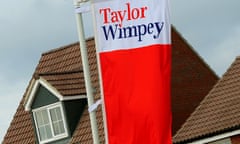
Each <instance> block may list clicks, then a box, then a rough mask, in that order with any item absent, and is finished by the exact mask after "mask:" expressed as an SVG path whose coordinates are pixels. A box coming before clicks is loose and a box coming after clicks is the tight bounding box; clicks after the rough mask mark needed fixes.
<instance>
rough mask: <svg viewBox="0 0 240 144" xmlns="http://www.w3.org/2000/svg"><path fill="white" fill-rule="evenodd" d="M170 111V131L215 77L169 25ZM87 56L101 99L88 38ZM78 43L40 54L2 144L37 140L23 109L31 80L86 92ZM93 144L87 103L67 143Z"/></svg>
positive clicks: (66, 90)
mask: <svg viewBox="0 0 240 144" xmlns="http://www.w3.org/2000/svg"><path fill="white" fill-rule="evenodd" d="M172 43H173V44H172V90H171V91H172V111H173V134H174V133H175V132H176V131H177V130H178V129H179V128H180V126H181V125H182V124H183V123H184V122H185V120H186V119H187V117H188V116H189V115H190V114H191V113H192V112H193V110H194V109H195V107H196V106H197V105H198V104H199V102H200V101H201V100H202V98H203V97H204V96H205V95H206V94H207V92H208V91H209V90H210V89H211V88H212V86H213V85H214V84H215V82H216V81H217V80H218V77H217V76H216V74H215V73H214V72H213V71H212V70H211V69H210V68H209V67H208V65H207V64H206V63H205V62H204V61H203V60H202V59H201V58H200V57H199V56H198V55H197V54H196V52H194V51H193V49H192V48H191V47H190V46H189V45H188V44H187V42H186V41H185V40H184V39H183V38H182V37H181V35H180V34H179V33H178V32H177V31H176V30H175V29H174V28H172ZM86 44H87V47H88V49H87V50H88V57H89V64H90V72H91V82H92V85H93V88H94V92H95V93H94V95H95V99H99V98H100V88H99V83H98V72H97V61H96V52H95V45H94V39H88V40H87V42H86ZM80 57H81V55H80V49H79V43H74V44H71V45H68V46H64V47H61V48H57V49H54V50H51V51H48V52H46V53H43V54H42V56H41V59H40V61H39V64H38V66H37V67H36V70H35V72H34V74H33V77H32V80H31V81H30V83H29V85H28V88H27V90H26V92H25V94H24V96H23V99H22V100H21V102H20V104H19V107H18V109H17V111H16V113H15V115H14V117H13V120H12V122H11V124H10V126H9V128H8V131H7V133H6V135H5V137H4V140H3V144H8V143H16V142H17V143H34V142H35V141H36V139H35V134H34V128H33V123H32V119H31V113H30V112H27V111H25V110H24V106H23V105H24V101H25V100H26V99H27V96H28V95H29V91H31V90H32V85H33V84H32V83H33V82H32V81H34V80H37V79H39V78H40V77H42V78H43V79H45V80H46V81H47V82H48V83H49V84H51V86H53V87H54V88H56V89H57V91H58V92H59V93H61V95H63V96H65V97H68V96H77V95H81V94H84V93H85V88H84V80H83V75H82V63H81V59H80ZM97 122H98V128H99V135H100V142H101V143H104V130H103V118H102V112H101V107H99V108H98V109H97ZM79 142H81V143H92V135H91V128H90V121H89V115H88V111H87V106H86V108H85V110H84V112H83V114H82V116H81V118H80V120H79V123H78V126H77V128H76V129H75V131H74V133H73V136H72V138H71V140H70V142H69V143H79Z"/></svg>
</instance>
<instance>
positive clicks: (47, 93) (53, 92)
mask: <svg viewBox="0 0 240 144" xmlns="http://www.w3.org/2000/svg"><path fill="white" fill-rule="evenodd" d="M33 81H34V82H33V84H32V85H31V87H30V89H29V90H30V91H29V92H28V93H27V94H28V95H27V96H26V99H25V103H24V107H25V110H26V111H30V110H31V109H32V105H33V103H34V104H36V103H39V102H42V103H43V104H45V105H47V104H51V103H53V102H57V101H66V100H77V99H83V98H86V95H74V96H63V95H62V94H61V93H60V92H59V91H58V90H57V89H56V88H55V87H53V86H52V85H51V84H50V83H49V82H48V81H47V80H45V79H44V78H43V77H40V78H39V79H37V80H33ZM41 93H44V95H42V96H41V97H39V95H41ZM48 100H49V101H48ZM36 105H38V104H36Z"/></svg>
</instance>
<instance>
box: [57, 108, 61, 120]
mask: <svg viewBox="0 0 240 144" xmlns="http://www.w3.org/2000/svg"><path fill="white" fill-rule="evenodd" d="M56 115H57V119H58V120H62V114H61V111H60V107H58V108H57V109H56Z"/></svg>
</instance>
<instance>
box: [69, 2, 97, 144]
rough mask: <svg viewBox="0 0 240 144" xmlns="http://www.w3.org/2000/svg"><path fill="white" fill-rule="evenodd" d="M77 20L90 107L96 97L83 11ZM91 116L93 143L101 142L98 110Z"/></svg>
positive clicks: (78, 4)
mask: <svg viewBox="0 0 240 144" xmlns="http://www.w3.org/2000/svg"><path fill="white" fill-rule="evenodd" d="M86 1H87V0H83V2H86ZM80 2H81V1H79V0H74V6H75V8H76V9H77V8H79V7H80ZM76 21H77V32H78V38H79V44H80V51H81V57H82V65H83V74H84V80H85V87H86V92H87V100H88V106H89V107H90V106H91V105H93V104H94V97H93V88H92V84H91V75H90V69H89V62H88V53H87V48H86V40H85V34H84V28H83V18H82V13H76ZM89 116H90V123H91V130H92V137H93V143H94V144H99V135H98V126H97V120H96V112H95V111H91V112H89Z"/></svg>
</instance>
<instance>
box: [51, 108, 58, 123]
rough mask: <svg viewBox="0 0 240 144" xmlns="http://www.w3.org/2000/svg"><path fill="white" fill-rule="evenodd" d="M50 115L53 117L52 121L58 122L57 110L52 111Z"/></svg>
mask: <svg viewBox="0 0 240 144" xmlns="http://www.w3.org/2000/svg"><path fill="white" fill-rule="evenodd" d="M50 115H51V118H52V121H57V115H56V112H55V109H51V110H50Z"/></svg>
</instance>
